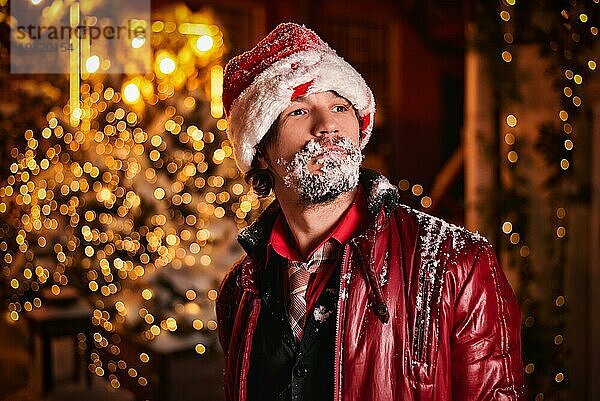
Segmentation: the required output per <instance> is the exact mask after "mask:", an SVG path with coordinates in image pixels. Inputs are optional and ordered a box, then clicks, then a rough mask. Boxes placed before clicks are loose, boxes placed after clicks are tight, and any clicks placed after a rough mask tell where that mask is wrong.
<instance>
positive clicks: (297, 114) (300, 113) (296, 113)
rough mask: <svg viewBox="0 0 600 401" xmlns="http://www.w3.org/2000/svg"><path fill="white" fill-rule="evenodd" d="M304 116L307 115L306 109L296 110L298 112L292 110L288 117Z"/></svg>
mask: <svg viewBox="0 0 600 401" xmlns="http://www.w3.org/2000/svg"><path fill="white" fill-rule="evenodd" d="M302 114H305V112H304V109H296V110H292V111H291V112H290V113H289V114H288V115H290V116H301V115H302Z"/></svg>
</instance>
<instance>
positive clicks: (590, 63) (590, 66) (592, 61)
mask: <svg viewBox="0 0 600 401" xmlns="http://www.w3.org/2000/svg"><path fill="white" fill-rule="evenodd" d="M588 67H589V69H590V70H592V71H593V70H595V69H596V62H595V61H594V60H590V61H588Z"/></svg>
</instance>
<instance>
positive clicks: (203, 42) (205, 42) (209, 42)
mask: <svg viewBox="0 0 600 401" xmlns="http://www.w3.org/2000/svg"><path fill="white" fill-rule="evenodd" d="M214 44H215V42H214V40H213V38H212V37H211V36H210V35H202V36H200V37H199V38H198V40H197V41H196V48H197V49H198V50H200V51H201V52H207V51H209V50H210V49H212V47H213V45H214Z"/></svg>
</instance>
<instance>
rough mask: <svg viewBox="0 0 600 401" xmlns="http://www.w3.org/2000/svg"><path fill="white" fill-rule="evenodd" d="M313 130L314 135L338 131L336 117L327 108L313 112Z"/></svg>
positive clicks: (324, 134)
mask: <svg viewBox="0 0 600 401" xmlns="http://www.w3.org/2000/svg"><path fill="white" fill-rule="evenodd" d="M313 132H314V135H315V136H326V135H331V134H337V133H338V132H339V124H338V122H337V119H336V118H335V116H334V115H332V113H330V112H329V110H327V111H319V112H317V113H315V122H314V129H313Z"/></svg>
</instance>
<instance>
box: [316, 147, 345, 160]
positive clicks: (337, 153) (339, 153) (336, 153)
mask: <svg viewBox="0 0 600 401" xmlns="http://www.w3.org/2000/svg"><path fill="white" fill-rule="evenodd" d="M347 155H348V151H347V150H346V149H344V148H342V147H341V146H337V145H329V146H324V147H323V150H322V151H321V152H320V153H319V154H318V155H317V156H316V158H317V159H321V158H323V157H326V156H327V157H331V156H333V157H344V156H347Z"/></svg>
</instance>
